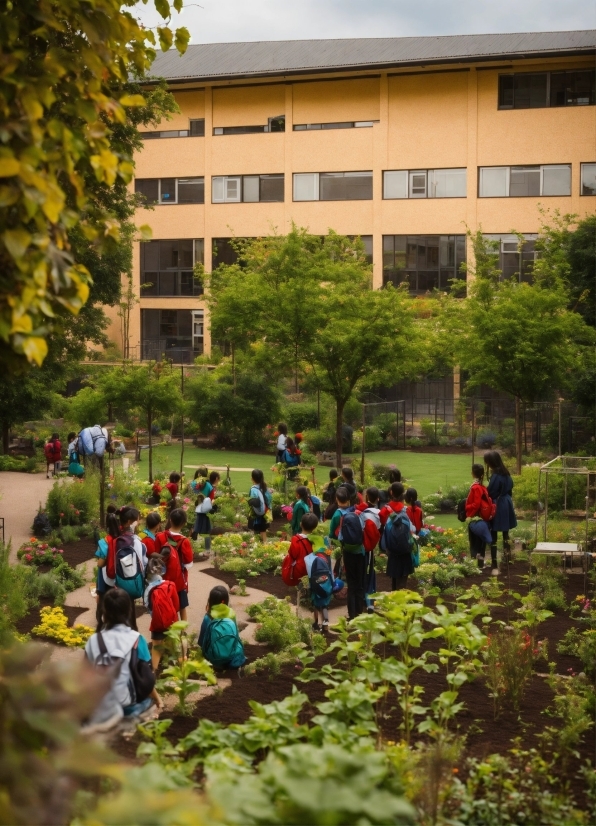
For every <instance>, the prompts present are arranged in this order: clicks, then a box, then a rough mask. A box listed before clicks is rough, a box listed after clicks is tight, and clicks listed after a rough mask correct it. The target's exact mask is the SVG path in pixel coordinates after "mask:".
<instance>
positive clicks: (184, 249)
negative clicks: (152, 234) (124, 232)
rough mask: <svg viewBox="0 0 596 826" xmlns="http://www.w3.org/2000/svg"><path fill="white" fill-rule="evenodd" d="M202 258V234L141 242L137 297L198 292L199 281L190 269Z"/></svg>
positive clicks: (171, 296) (199, 290)
mask: <svg viewBox="0 0 596 826" xmlns="http://www.w3.org/2000/svg"><path fill="white" fill-rule="evenodd" d="M203 261H204V241H203V239H202V238H195V239H192V238H184V239H181V240H163V241H144V242H142V243H141V297H142V298H148V297H151V296H163V297H170V298H174V297H178V296H183V295H184V296H196V295H202V293H203V285H202V284H201V283H200V281H198V279H197V278H195V276H194V271H193V270H194V266H195V264H202V263H203Z"/></svg>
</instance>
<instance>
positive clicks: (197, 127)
mask: <svg viewBox="0 0 596 826" xmlns="http://www.w3.org/2000/svg"><path fill="white" fill-rule="evenodd" d="M139 134H140V135H141V137H142V139H143V140H144V141H148V140H153V139H155V138H189V137H190V138H202V137H204V135H205V119H204V118H198V119H196V120H191V121H190V122H189V126H188V129H161V130H158V131H157V132H140V133H139Z"/></svg>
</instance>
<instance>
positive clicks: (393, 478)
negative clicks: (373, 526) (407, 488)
mask: <svg viewBox="0 0 596 826" xmlns="http://www.w3.org/2000/svg"><path fill="white" fill-rule="evenodd" d="M394 482H401V470H399V469H398V468H391V470H390V471H389V487H391V485H392V484H393V483H394ZM390 499H391V496H390V494H389V489H387V490H380V491H379V507H380V508H383V507H385V505H386V504H387V503H388V502H389V501H390Z"/></svg>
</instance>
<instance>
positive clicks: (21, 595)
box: [0, 543, 37, 647]
mask: <svg viewBox="0 0 596 826" xmlns="http://www.w3.org/2000/svg"><path fill="white" fill-rule="evenodd" d="M36 579H37V574H36V572H35V571H34V570H33V568H28V567H27V566H26V565H11V564H10V545H4V544H3V543H0V606H2V607H1V610H0V647H5V646H7V645H8V644H9V643H10V639H11V636H12V634H13V632H14V626H15V624H16V623H17V622H18V621H19V620H20V619H21V618H22V617H24V616H25V614H26V613H27V611H28V610H29V608H30V606H31V604H32V603H34V602H35V592H34V583H35V580H36Z"/></svg>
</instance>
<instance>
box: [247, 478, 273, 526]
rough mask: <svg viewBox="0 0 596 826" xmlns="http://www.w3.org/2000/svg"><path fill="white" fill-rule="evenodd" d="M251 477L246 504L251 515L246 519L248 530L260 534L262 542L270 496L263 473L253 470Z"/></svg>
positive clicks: (266, 523)
mask: <svg viewBox="0 0 596 826" xmlns="http://www.w3.org/2000/svg"><path fill="white" fill-rule="evenodd" d="M250 475H251V479H252V487H251V489H250V492H249V494H248V504H249V506H250V509H251V515H250V517H249V519H248V529H249V530H252V531H254V532H255V533H258V534H260V537H261V539H262V540H263V542H264V541H265V537H266V536H267V525H268V524H269V523H268V521H267V516H266V514H267V511H268V510H269V508H270V506H271V494H270V493H269V491H268V489H267V485H266V483H265V477H264V476H263V471H262V470H259V469H258V468H255V469H254V470H253V471H252V473H251V474H250Z"/></svg>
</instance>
